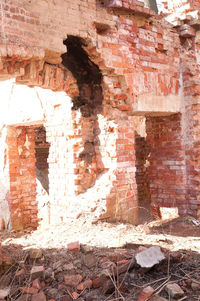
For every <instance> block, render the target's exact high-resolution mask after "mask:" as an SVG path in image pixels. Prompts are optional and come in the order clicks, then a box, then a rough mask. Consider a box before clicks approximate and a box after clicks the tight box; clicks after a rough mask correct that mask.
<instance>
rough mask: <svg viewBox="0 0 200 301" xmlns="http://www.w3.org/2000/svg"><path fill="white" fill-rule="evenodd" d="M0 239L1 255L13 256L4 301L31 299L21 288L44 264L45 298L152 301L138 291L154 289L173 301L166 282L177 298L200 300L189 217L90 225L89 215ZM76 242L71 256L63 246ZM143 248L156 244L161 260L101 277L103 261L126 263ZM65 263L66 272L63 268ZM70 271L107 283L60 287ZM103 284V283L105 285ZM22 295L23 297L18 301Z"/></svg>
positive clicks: (199, 265)
mask: <svg viewBox="0 0 200 301" xmlns="http://www.w3.org/2000/svg"><path fill="white" fill-rule="evenodd" d="M0 236H1V239H2V246H3V253H4V255H6V256H9V257H11V258H12V264H11V266H10V268H9V270H7V271H4V272H3V274H2V276H1V278H0V288H3V287H4V286H5V279H7V285H9V286H10V287H12V292H11V293H10V294H9V296H8V297H7V299H5V300H19V301H21V300H22V301H24V300H37V299H31V298H33V296H32V295H31V294H25V295H23V294H22V292H21V291H19V287H20V286H23V287H24V286H26V287H27V286H28V287H30V286H31V285H32V282H31V279H30V269H31V267H32V266H33V265H42V266H44V268H45V272H46V271H47V270H48V269H51V270H52V273H53V275H54V276H55V277H53V278H52V275H51V276H48V277H47V278H44V280H43V282H42V283H43V286H42V290H43V291H44V292H45V295H46V296H47V300H62V301H65V300H66V301H68V300H76V299H77V300H82V301H83V300H86V301H90V300H94V301H95V300H99V301H104V300H126V301H131V300H133V301H134V300H151V299H148V298H147V299H139V296H140V294H141V292H142V290H143V289H144V288H145V287H147V286H149V285H150V286H152V288H153V289H154V294H158V295H159V296H162V297H163V298H166V299H164V300H174V299H173V298H171V297H170V296H169V295H168V293H167V292H166V290H165V285H166V284H167V283H169V282H170V283H171V282H172V283H177V284H178V285H180V287H181V288H182V290H183V291H184V295H183V296H182V297H180V298H179V300H190V301H193V300H194V301H195V300H200V239H199V237H200V223H199V222H198V221H197V220H196V219H194V218H192V217H189V216H188V217H178V218H175V219H171V220H166V221H154V222H150V223H147V224H145V227H144V226H142V227H136V226H133V225H129V224H121V223H116V224H109V223H106V222H100V221H99V222H94V220H92V219H90V218H89V216H81V217H80V218H78V219H69V222H68V223H66V224H60V225H56V226H51V227H45V228H44V227H43V228H39V229H38V230H36V231H32V232H31V231H30V232H29V231H26V232H23V233H15V232H6V231H4V232H2V233H1V234H0ZM75 241H78V242H79V243H80V251H78V252H70V251H69V250H68V249H67V245H68V244H69V243H71V242H75ZM142 246H144V247H146V248H149V247H151V246H159V247H160V248H161V250H162V252H163V254H164V255H165V260H164V261H162V262H161V263H159V264H158V265H155V266H154V267H153V268H151V269H149V270H148V269H142V268H141V267H139V266H138V265H137V264H134V265H133V266H131V267H130V266H129V267H128V266H127V268H126V270H125V271H123V272H122V274H119V275H117V276H116V274H115V275H114V276H113V275H112V272H111V273H110V275H109V276H108V275H104V274H103V273H102V271H103V272H104V271H105V265H108V263H109V264H110V265H117V264H118V263H120V264H124V263H125V264H127V263H128V264H129V262H131V261H130V260H131V258H135V254H136V253H137V252H138V250H140V248H141V247H142ZM138 248H139V249H138ZM33 249H34V250H35V249H37V250H41V251H42V255H41V256H40V257H39V258H36V259H35V260H34V261H33V260H31V259H30V252H31V250H33ZM87 254H91V256H89V257H88V258H90V259H89V264H88V262H86V263H85V261H84V260H85V259H84V258H87V256H88V255H87ZM114 255H116V256H114ZM114 257H116V258H117V259H116V258H114ZM90 261H91V262H90ZM70 264H72V266H71V270H68V268H69V265H70ZM64 265H66V269H64V268H63V266H64ZM67 266H68V268H67ZM61 267H62V268H61ZM106 268H107V266H106ZM21 269H23V270H25V273H24V276H23V278H22V279H20V278H19V277H16V274H17V272H18V271H20V270H21ZM74 273H75V274H77V273H78V274H80V275H82V278H83V280H91V281H94V279H97V278H98V279H100V278H101V279H104V280H106V281H103V282H104V283H103V284H102V283H101V285H100V286H99V287H94V284H93V286H92V285H91V286H90V287H86V288H85V289H84V290H83V291H81V292H80V291H79V290H77V289H75V288H74V287H73V288H72V287H70V288H69V287H67V286H65V285H64V284H63V281H64V280H63V277H64V276H65V275H67V274H69V275H72V274H74ZM102 275H103V276H102ZM118 276H119V277H118ZM102 277H104V278H102ZM117 278H118V279H117ZM9 279H10V282H9ZM109 281H110V282H111V283H110V284H109ZM105 282H108V287H106V285H105ZM119 283H120V287H119V290H118V288H117V285H118V284H119ZM97 286H98V285H97ZM52 289H53V290H52ZM74 293H77V295H76V296H75V295H73V294H74ZM24 296H25V297H26V299H22V297H24ZM75 297H76V298H75ZM19 298H21V299H19ZM67 298H68V299H67ZM70 298H71V299H70ZM152 300H153V299H152ZM155 300H158V301H159V300H162V299H155ZM38 301H39V299H38Z"/></svg>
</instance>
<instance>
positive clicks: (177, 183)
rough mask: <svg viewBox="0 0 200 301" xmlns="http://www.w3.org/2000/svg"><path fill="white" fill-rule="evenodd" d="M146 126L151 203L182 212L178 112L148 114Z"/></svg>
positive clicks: (183, 192) (183, 197)
mask: <svg viewBox="0 0 200 301" xmlns="http://www.w3.org/2000/svg"><path fill="white" fill-rule="evenodd" d="M146 126H147V128H146V130H147V144H148V147H149V153H150V156H149V159H148V160H149V162H150V165H149V168H148V171H149V172H148V178H149V182H150V193H151V202H152V204H154V203H155V204H158V205H159V207H178V208H179V212H180V213H182V214H183V213H186V211H187V209H188V205H187V196H186V193H187V191H186V181H187V179H186V167H185V154H184V148H183V142H182V139H181V137H182V135H183V134H182V124H181V115H180V114H178V115H172V116H169V117H168V116H166V117H154V118H151V117H148V118H147V122H146Z"/></svg>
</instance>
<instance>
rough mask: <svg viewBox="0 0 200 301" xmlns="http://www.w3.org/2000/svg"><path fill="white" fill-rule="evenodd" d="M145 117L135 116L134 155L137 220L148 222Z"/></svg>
mask: <svg viewBox="0 0 200 301" xmlns="http://www.w3.org/2000/svg"><path fill="white" fill-rule="evenodd" d="M145 123H146V118H145V117H138V118H137V117H135V126H136V130H135V155H136V183H137V193H138V204H139V222H141V223H144V222H146V221H147V222H149V221H150V220H151V219H152V218H151V214H150V205H151V196H150V187H149V185H150V183H149V180H148V167H149V161H148V155H149V149H148V146H147V142H146V125H145Z"/></svg>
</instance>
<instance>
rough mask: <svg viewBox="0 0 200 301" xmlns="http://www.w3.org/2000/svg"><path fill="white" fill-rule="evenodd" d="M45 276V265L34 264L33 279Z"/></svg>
mask: <svg viewBox="0 0 200 301" xmlns="http://www.w3.org/2000/svg"><path fill="white" fill-rule="evenodd" d="M43 276H44V267H43V266H34V267H32V269H31V280H35V279H36V278H40V277H43Z"/></svg>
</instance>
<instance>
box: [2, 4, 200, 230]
mask: <svg viewBox="0 0 200 301" xmlns="http://www.w3.org/2000/svg"><path fill="white" fill-rule="evenodd" d="M152 8H153V9H155V10H153V9H152ZM199 9H200V2H199V1H198V0H177V1H170V0H168V1H164V0H159V1H149V2H148V1H138V0H82V1H79V0H74V1H69V0H65V1H64V0H34V1H32V0H29V1H25V0H2V1H1V3H0V95H1V100H0V115H1V117H0V216H1V217H2V218H4V220H5V223H6V227H12V228H13V229H16V230H20V229H22V228H26V227H30V228H36V227H37V226H38V223H52V224H53V223H55V224H57V223H60V222H64V221H67V219H68V218H77V217H78V216H79V215H81V214H85V215H87V214H89V213H90V212H91V211H92V212H94V215H95V216H96V218H100V219H104V220H108V221H123V222H130V223H134V224H136V223H137V222H138V211H139V212H140V210H138V208H141V207H142V208H146V211H151V212H152V215H154V216H158V217H159V216H160V210H159V208H161V207H167V208H178V212H179V214H192V215H194V216H196V217H199V216H200V192H199V191H200V141H199V140H200V80H199V63H200V20H199ZM142 218H143V215H142V213H141V215H140V214H139V219H140V220H141V219H142Z"/></svg>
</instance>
